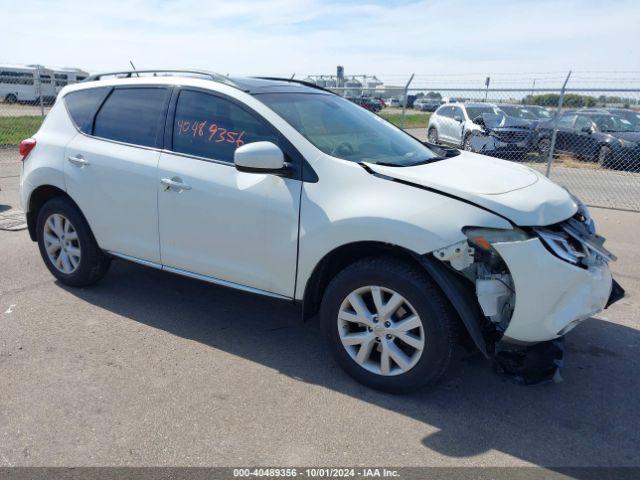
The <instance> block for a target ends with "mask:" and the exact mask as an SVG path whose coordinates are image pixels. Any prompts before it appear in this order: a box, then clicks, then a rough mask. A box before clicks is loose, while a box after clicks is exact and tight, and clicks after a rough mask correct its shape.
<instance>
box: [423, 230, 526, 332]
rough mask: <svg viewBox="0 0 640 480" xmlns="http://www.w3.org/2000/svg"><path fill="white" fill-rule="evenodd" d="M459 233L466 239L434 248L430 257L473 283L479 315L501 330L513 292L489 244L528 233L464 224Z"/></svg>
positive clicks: (506, 271) (508, 315)
mask: <svg viewBox="0 0 640 480" xmlns="http://www.w3.org/2000/svg"><path fill="white" fill-rule="evenodd" d="M463 233H464V234H465V235H466V237H467V238H468V240H466V241H462V242H459V243H457V244H454V245H450V246H449V247H445V248H442V249H440V250H436V251H435V252H434V256H435V257H436V258H437V259H438V260H440V261H443V262H446V263H448V264H449V265H450V266H451V267H452V268H453V269H455V270H457V271H458V272H459V273H460V274H462V275H464V276H465V277H466V278H467V279H468V280H470V281H471V282H473V284H474V285H475V291H476V297H477V299H478V303H479V304H480V308H481V309H482V312H483V314H484V315H485V316H486V317H487V318H488V319H489V320H490V321H491V322H492V323H493V324H494V325H495V326H496V328H497V329H498V330H499V331H504V330H506V328H507V326H508V325H509V321H510V320H511V316H512V314H513V309H514V308H515V297H516V292H515V286H514V283H513V278H512V277H511V273H510V272H509V269H508V268H507V265H506V264H505V262H504V260H503V259H502V257H501V256H500V254H499V253H498V251H497V250H496V249H495V248H493V244H495V243H500V242H517V241H523V240H528V239H529V238H531V237H532V235H531V234H530V233H528V232H526V231H524V230H521V229H518V228H514V229H511V230H501V229H492V228H478V227H466V228H464V229H463Z"/></svg>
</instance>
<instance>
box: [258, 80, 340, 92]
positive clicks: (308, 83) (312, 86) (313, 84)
mask: <svg viewBox="0 0 640 480" xmlns="http://www.w3.org/2000/svg"><path fill="white" fill-rule="evenodd" d="M255 78H259V79H260V80H274V81H278V82H290V83H298V84H300V85H304V86H305V87H309V88H315V89H317V90H322V91H324V92H328V93H333V94H334V95H338V94H337V93H336V92H333V91H331V90H329V89H328V88H324V87H320V86H318V85H316V84H315V83H311V82H305V81H304V80H295V79H293V78H281V77H255Z"/></svg>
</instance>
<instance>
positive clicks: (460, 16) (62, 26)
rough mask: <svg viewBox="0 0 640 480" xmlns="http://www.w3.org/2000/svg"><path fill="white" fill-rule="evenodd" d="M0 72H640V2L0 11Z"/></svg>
mask: <svg viewBox="0 0 640 480" xmlns="http://www.w3.org/2000/svg"><path fill="white" fill-rule="evenodd" d="M0 11H4V12H8V11H11V12H12V14H11V17H10V21H7V19H5V21H3V22H2V28H3V42H2V47H3V48H1V49H0V62H4V63H41V64H46V65H58V66H78V67H82V68H85V69H87V70H89V71H100V70H109V69H122V68H127V67H128V61H129V59H133V61H134V62H135V63H136V66H138V68H151V67H184V68H186V67H190V68H206V69H212V70H216V71H219V72H221V73H235V74H262V75H291V74H293V73H294V72H295V73H296V74H297V76H299V77H301V76H304V75H306V74H320V73H332V72H334V71H335V66H336V65H338V64H342V65H344V66H345V69H346V72H347V73H377V74H379V75H381V76H383V77H385V76H386V78H387V79H388V80H390V81H396V79H397V82H400V81H401V80H403V79H405V78H406V76H407V74H409V73H412V72H415V73H418V74H421V75H437V74H441V73H448V74H462V73H477V74H485V73H487V74H489V73H496V72H501V73H511V72H552V73H553V75H560V73H559V72H563V71H566V70H568V69H570V68H572V69H574V70H578V71H583V72H591V71H618V70H621V71H638V70H640V54H639V52H638V47H639V45H640V28H638V25H640V1H638V0H618V1H616V0H614V1H609V2H603V1H600V2H596V1H590V0H584V1H580V0H538V1H534V0H511V1H506V0H483V1H477V2H473V1H470V0H449V1H441V0H415V1H401V0H397V1H394V0H387V1H382V0H365V1H355V0H351V1H338V0H246V1H244V0H235V1H226V2H221V1H202V0H131V1H127V2H116V1H113V0H101V1H98V2H89V1H84V2H78V1H72V0H59V1H42V0H22V1H10V2H9V1H7V0H0Z"/></svg>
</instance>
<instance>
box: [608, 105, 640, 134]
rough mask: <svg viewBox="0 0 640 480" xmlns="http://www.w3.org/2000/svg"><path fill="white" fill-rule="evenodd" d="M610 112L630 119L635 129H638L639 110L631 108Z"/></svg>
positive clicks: (639, 121) (639, 123) (639, 127)
mask: <svg viewBox="0 0 640 480" xmlns="http://www.w3.org/2000/svg"><path fill="white" fill-rule="evenodd" d="M611 113H615V114H616V115H618V116H620V117H622V118H624V119H625V120H628V121H630V122H631V123H632V124H633V125H634V127H635V128H636V130H640V112H634V111H633V110H615V111H613V112H611Z"/></svg>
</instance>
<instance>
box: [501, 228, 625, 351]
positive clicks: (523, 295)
mask: <svg viewBox="0 0 640 480" xmlns="http://www.w3.org/2000/svg"><path fill="white" fill-rule="evenodd" d="M493 247H494V248H495V249H496V250H497V251H498V253H499V254H500V255H501V257H502V258H503V260H504V261H505V263H506V264H507V266H508V268H509V271H510V272H511V276H512V278H513V282H514V286H515V293H516V299H515V308H514V311H513V315H512V317H511V321H510V323H509V326H508V327H507V329H506V330H505V332H504V336H503V340H505V341H509V340H515V341H518V342H530V343H535V342H544V341H548V340H553V339H555V338H558V337H561V336H562V335H564V334H565V333H567V332H568V331H569V330H571V329H572V328H573V327H575V326H576V325H577V324H578V323H580V322H581V321H582V320H585V319H587V318H589V317H590V316H592V315H595V314H597V313H598V312H600V311H602V310H603V309H604V308H605V307H606V306H607V304H608V301H609V298H610V296H611V293H612V284H613V279H612V277H611V272H610V270H609V266H608V265H607V264H606V263H604V262H602V263H599V264H598V265H594V266H590V267H589V268H588V269H587V268H580V267H577V266H574V265H572V264H570V263H568V262H566V261H564V260H561V259H559V258H558V257H556V256H555V255H553V254H552V253H550V252H549V251H548V250H547V249H546V248H545V246H544V245H543V244H542V242H541V241H540V239H538V238H531V239H528V240H524V241H520V242H504V243H495V244H493Z"/></svg>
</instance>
